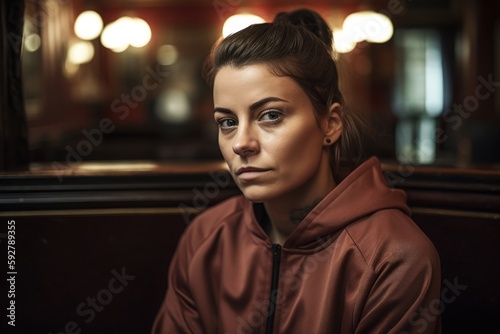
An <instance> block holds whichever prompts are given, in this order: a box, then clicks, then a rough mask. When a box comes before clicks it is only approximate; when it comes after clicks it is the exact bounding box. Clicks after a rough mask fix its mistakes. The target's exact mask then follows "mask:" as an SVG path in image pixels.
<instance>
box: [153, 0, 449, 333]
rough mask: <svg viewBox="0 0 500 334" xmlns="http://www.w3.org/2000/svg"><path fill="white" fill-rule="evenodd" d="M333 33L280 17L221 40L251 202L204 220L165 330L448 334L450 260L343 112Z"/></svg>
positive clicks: (226, 114) (177, 273) (223, 136)
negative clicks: (443, 302)
mask: <svg viewBox="0 0 500 334" xmlns="http://www.w3.org/2000/svg"><path fill="white" fill-rule="evenodd" d="M331 45H332V33H331V30H330V29H329V28H328V26H327V24H326V23H325V22H324V20H323V19H322V18H321V17H320V16H319V15H318V14H317V13H316V12H313V11H309V10H298V11H294V12H291V13H282V14H279V15H278V16H277V17H276V19H275V21H274V22H273V23H264V24H259V25H253V26H250V27H248V28H246V29H244V30H242V31H240V32H237V33H235V34H233V35H230V36H229V37H227V38H225V39H224V40H222V41H220V42H219V43H217V44H216V46H215V47H214V50H213V54H212V57H211V64H212V67H211V70H210V73H209V78H210V80H211V82H212V83H213V87H214V88H213V92H214V106H215V108H214V118H215V121H216V122H217V124H218V126H219V146H220V149H221V152H222V154H223V156H224V159H225V160H226V162H227V164H228V167H229V170H230V172H231V174H232V176H233V178H234V180H235V182H236V183H237V185H238V187H239V188H240V189H241V192H242V194H243V195H242V196H236V197H234V198H231V199H229V200H227V201H225V202H223V203H221V204H219V205H216V206H215V207H213V208H211V209H208V210H206V211H205V212H204V213H202V214H200V215H199V216H198V217H197V218H196V219H195V221H193V223H192V224H191V225H189V226H188V228H187V229H186V231H185V233H184V235H183V237H182V239H181V240H180V242H179V245H178V248H177V251H176V254H175V256H174V258H173V260H172V262H171V267H170V273H169V280H168V291H167V295H166V298H165V301H164V304H163V306H162V308H161V309H160V311H159V313H158V315H157V318H156V321H155V325H154V329H153V332H154V333H401V332H403V333H406V332H412V333H413V332H415V333H437V332H439V331H440V319H439V317H438V316H436V315H435V314H436V313H429V312H426V310H428V309H429V308H433V309H435V308H436V302H437V306H439V293H440V291H439V289H440V268H439V258H438V255H437V253H436V251H435V249H434V247H433V245H432V243H431V242H430V241H429V240H428V239H427V238H426V237H425V235H424V234H423V233H422V232H421V231H420V230H419V228H418V227H417V226H416V225H415V224H414V223H413V222H412V221H411V219H410V218H409V216H408V215H409V209H408V207H407V205H406V203H405V199H406V198H405V195H404V193H403V192H402V191H399V190H393V189H390V188H388V187H387V186H386V183H385V182H384V178H383V176H382V174H381V170H380V164H379V161H378V160H377V159H376V158H374V157H372V158H370V159H367V160H363V159H362V150H361V144H360V143H361V139H360V137H361V134H362V131H363V130H362V126H361V123H360V122H359V120H358V118H357V117H355V115H353V114H352V113H351V112H349V111H347V110H345V109H344V108H343V99H342V94H341V92H340V91H339V86H338V74H337V68H336V65H335V62H334V60H333V58H332V55H331V53H332V50H331Z"/></svg>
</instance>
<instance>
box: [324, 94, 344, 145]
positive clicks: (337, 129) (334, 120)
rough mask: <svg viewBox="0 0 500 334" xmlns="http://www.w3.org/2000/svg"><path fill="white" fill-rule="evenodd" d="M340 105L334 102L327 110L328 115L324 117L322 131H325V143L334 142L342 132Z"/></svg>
mask: <svg viewBox="0 0 500 334" xmlns="http://www.w3.org/2000/svg"><path fill="white" fill-rule="evenodd" d="M342 112H343V110H342V106H341V105H340V104H339V103H334V104H332V105H331V106H330V108H329V110H328V116H327V117H326V119H325V123H324V128H323V132H324V133H325V141H324V144H325V145H332V144H334V143H335V142H336V141H337V140H338V139H339V138H340V135H341V134H342V125H343V124H342V117H341V115H340V114H341V113H342Z"/></svg>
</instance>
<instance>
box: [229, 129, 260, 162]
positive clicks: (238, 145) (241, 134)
mask: <svg viewBox="0 0 500 334" xmlns="http://www.w3.org/2000/svg"><path fill="white" fill-rule="evenodd" d="M237 131H238V132H237V134H236V136H235V137H234V142H233V152H234V153H236V154H237V155H240V156H244V157H246V156H252V155H255V154H257V153H258V152H259V142H258V140H257V138H256V136H255V135H254V134H253V131H252V129H250V127H247V126H240V127H239V128H238V130H237Z"/></svg>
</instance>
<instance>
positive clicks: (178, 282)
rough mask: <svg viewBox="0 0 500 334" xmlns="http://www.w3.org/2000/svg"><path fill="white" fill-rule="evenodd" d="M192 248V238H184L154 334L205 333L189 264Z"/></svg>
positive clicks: (171, 272)
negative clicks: (196, 302)
mask: <svg viewBox="0 0 500 334" xmlns="http://www.w3.org/2000/svg"><path fill="white" fill-rule="evenodd" d="M186 232H187V231H186ZM189 244H190V243H189V240H188V235H187V234H184V235H183V236H182V237H181V240H180V241H179V245H178V246H177V249H176V252H175V254H174V256H173V257H172V261H171V264H170V268H169V273H168V287H167V292H166V296H165V299H164V301H163V304H162V306H161V308H160V310H159V311H158V314H157V315H156V319H155V321H154V324H153V329H152V332H151V333H152V334H167V333H168V334H170V333H203V332H204V330H203V326H202V324H201V321H200V317H199V314H198V310H197V308H196V305H195V302H194V300H193V297H192V295H191V291H190V287H189V263H190V259H191V258H192V253H193V251H192V247H190V245H189Z"/></svg>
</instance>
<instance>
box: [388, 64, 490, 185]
mask: <svg viewBox="0 0 500 334" xmlns="http://www.w3.org/2000/svg"><path fill="white" fill-rule="evenodd" d="M477 81H478V84H477V85H476V88H475V90H474V95H468V96H466V97H465V98H464V99H463V101H462V102H461V103H453V105H452V106H451V107H450V108H448V109H446V110H445V112H444V113H443V116H442V117H441V118H442V120H443V122H444V123H445V124H447V125H450V128H451V129H452V130H453V131H457V130H458V129H459V128H460V127H461V126H463V123H464V120H466V119H467V118H469V117H470V116H471V115H472V113H474V112H476V111H477V110H478V108H479V106H480V105H481V102H482V101H485V100H487V99H489V98H491V97H492V96H493V94H494V93H495V91H496V90H497V88H498V87H500V81H494V80H493V74H491V73H490V74H489V75H488V76H486V77H484V76H482V75H479V76H478V77H477ZM434 134H435V136H434V138H426V139H424V140H421V141H420V142H419V145H417V146H416V147H417V150H418V151H422V152H424V153H425V152H429V151H431V150H432V149H433V148H434V147H436V144H443V143H444V142H446V141H447V140H448V139H449V138H450V137H449V135H448V134H447V133H446V131H445V129H444V128H443V127H437V128H435V130H434ZM400 161H401V162H400V164H399V166H398V171H397V173H394V172H385V173H384V175H385V177H386V180H387V182H388V184H389V185H390V186H394V185H395V184H397V183H402V182H404V181H405V179H406V178H408V177H410V176H411V175H412V174H413V173H414V172H415V165H416V163H414V162H412V161H410V160H407V159H400Z"/></svg>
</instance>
